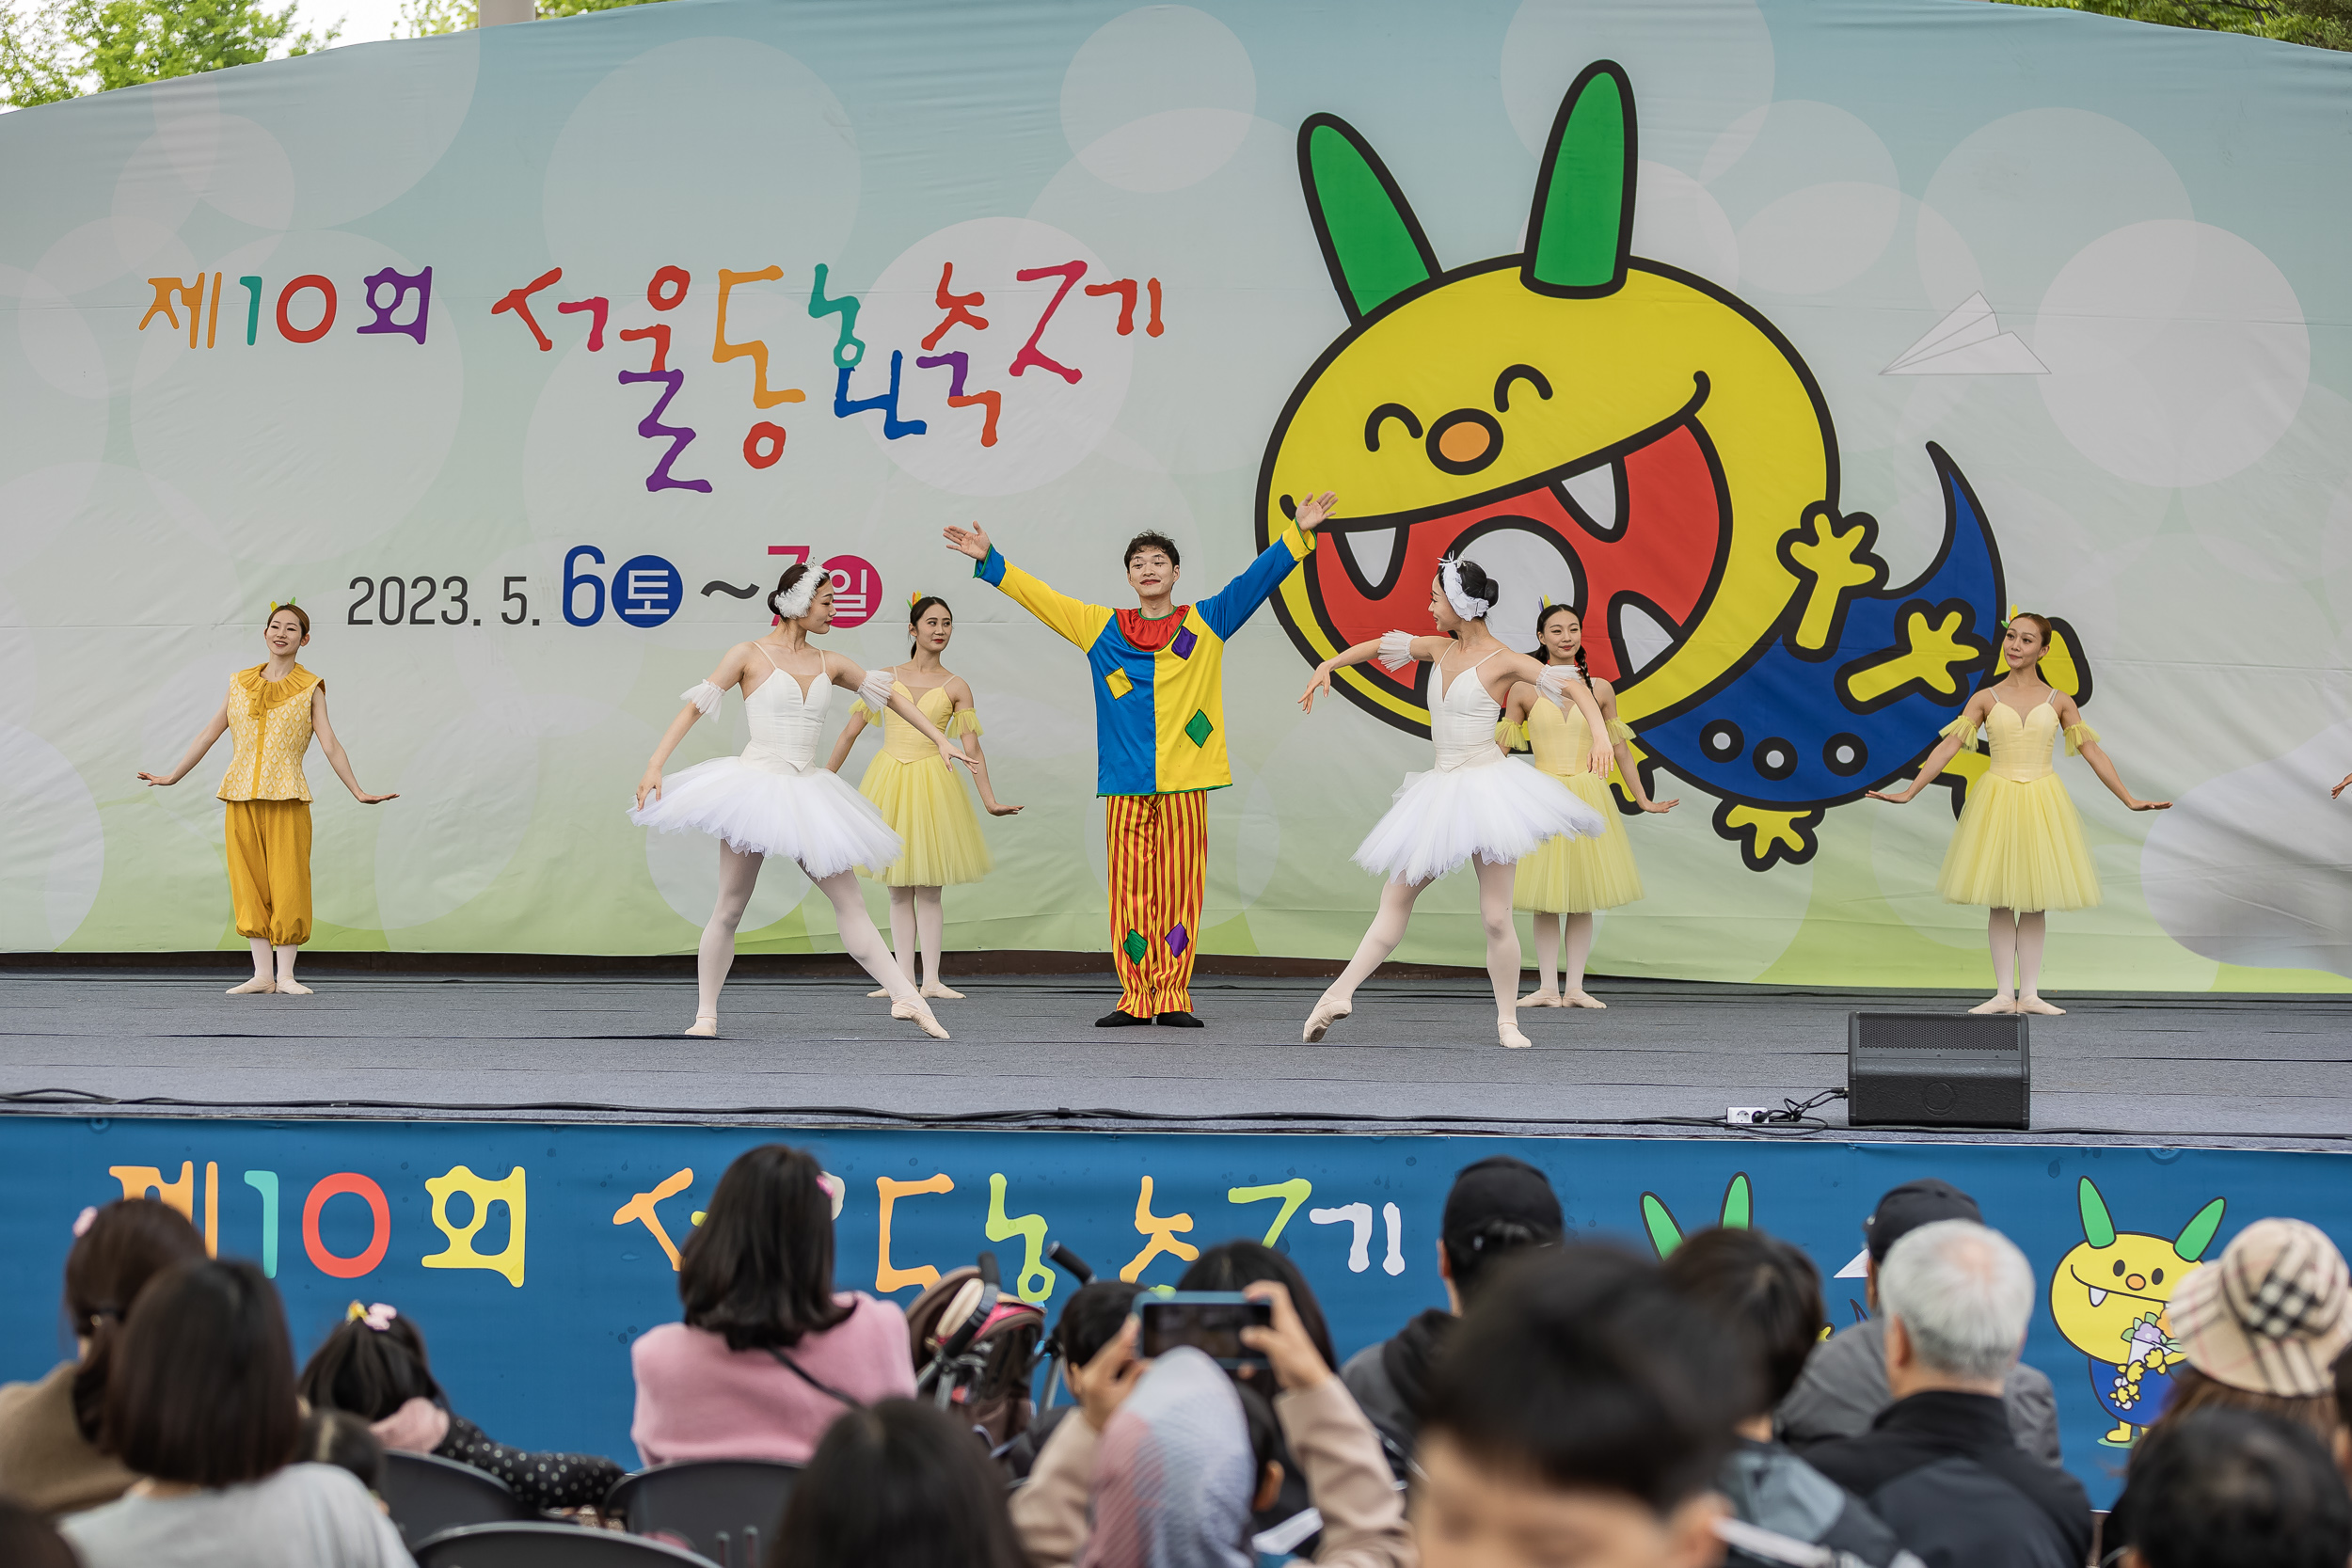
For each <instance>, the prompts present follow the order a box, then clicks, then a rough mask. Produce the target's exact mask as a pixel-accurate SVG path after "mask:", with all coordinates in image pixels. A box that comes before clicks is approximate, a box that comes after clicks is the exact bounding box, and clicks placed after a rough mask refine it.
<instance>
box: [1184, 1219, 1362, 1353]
mask: <svg viewBox="0 0 2352 1568" xmlns="http://www.w3.org/2000/svg"><path fill="white" fill-rule="evenodd" d="M1261 1279H1271V1280H1273V1281H1275V1282H1276V1283H1277V1284H1279V1285H1281V1286H1284V1287H1286V1288H1287V1289H1288V1290H1289V1291H1290V1293H1291V1305H1292V1306H1294V1307H1297V1308H1298V1322H1299V1324H1300V1326H1302V1327H1304V1328H1305V1329H1306V1331H1307V1338H1310V1339H1312V1340H1313V1341H1314V1342H1315V1349H1316V1350H1317V1351H1319V1352H1321V1353H1322V1355H1323V1359H1324V1362H1325V1364H1326V1365H1327V1366H1329V1367H1330V1369H1331V1370H1333V1371H1338V1370H1340V1357H1339V1353H1338V1352H1336V1351H1334V1350H1333V1349H1332V1348H1331V1329H1330V1326H1329V1325H1328V1324H1327V1323H1325V1322H1324V1319H1323V1304H1322V1303H1321V1302H1318V1301H1317V1300H1315V1292H1314V1287H1313V1286H1311V1285H1309V1284H1308V1283H1307V1276H1306V1275H1303V1274H1301V1273H1299V1271H1298V1265H1297V1264H1295V1263H1294V1262H1292V1261H1291V1260H1290V1259H1288V1258H1287V1257H1285V1256H1283V1255H1282V1254H1281V1253H1279V1252H1277V1251H1275V1250H1274V1249H1273V1248H1272V1247H1270V1246H1266V1245H1264V1244H1263V1243H1259V1242H1248V1241H1232V1242H1227V1243H1225V1244H1224V1245H1223V1246H1213V1247H1211V1248H1209V1249H1208V1250H1207V1251H1206V1252H1203V1253H1202V1254H1201V1255H1200V1259H1199V1260H1198V1261H1196V1262H1195V1263H1194V1264H1193V1265H1192V1267H1190V1268H1188V1269H1186V1270H1185V1271H1184V1277H1183V1278H1181V1279H1179V1280H1177V1281H1176V1288H1177V1289H1178V1290H1180V1291H1238V1290H1240V1289H1241V1288H1242V1287H1243V1286H1245V1285H1255V1284H1256V1283H1257V1282H1258V1281H1259V1280H1261Z"/></svg>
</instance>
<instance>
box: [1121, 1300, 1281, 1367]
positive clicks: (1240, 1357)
mask: <svg viewBox="0 0 2352 1568" xmlns="http://www.w3.org/2000/svg"><path fill="white" fill-rule="evenodd" d="M1136 1317H1138V1318H1140V1319H1141V1320H1142V1323H1143V1328H1142V1332H1141V1334H1140V1335H1138V1336H1137V1339H1138V1343H1137V1345H1136V1354H1139V1355H1142V1356H1144V1357H1146V1358H1147V1359H1148V1358H1150V1357H1152V1356H1155V1355H1159V1354H1165V1353H1166V1352H1168V1351H1171V1350H1173V1349H1175V1348H1176V1347H1177V1346H1178V1345H1190V1346H1192V1347H1193V1348H1194V1349H1196V1350H1198V1351H1200V1352H1201V1353H1202V1354H1206V1355H1208V1356H1210V1357H1212V1358H1214V1359H1215V1360H1216V1362H1217V1363H1218V1364H1219V1365H1220V1366H1225V1367H1263V1366H1264V1365H1265V1364H1266V1358H1265V1354H1264V1353H1263V1351H1256V1350H1252V1349H1250V1348H1249V1347H1248V1345H1245V1344H1243V1343H1242V1339H1241V1331H1242V1330H1243V1329H1245V1328H1249V1327H1252V1326H1255V1327H1259V1328H1263V1327H1266V1326H1268V1325H1269V1324H1271V1323H1273V1322H1274V1308H1273V1307H1272V1305H1271V1304H1269V1303H1266V1302H1263V1301H1250V1300H1248V1299H1246V1298H1244V1297H1242V1296H1240V1295H1238V1294H1235V1295H1228V1294H1225V1293H1223V1292H1214V1293H1212V1292H1209V1291H1198V1292H1193V1293H1190V1294H1181V1293H1180V1294H1178V1295H1174V1296H1162V1297H1152V1296H1146V1297H1145V1298H1143V1299H1142V1300H1141V1301H1139V1302H1137V1303H1136Z"/></svg>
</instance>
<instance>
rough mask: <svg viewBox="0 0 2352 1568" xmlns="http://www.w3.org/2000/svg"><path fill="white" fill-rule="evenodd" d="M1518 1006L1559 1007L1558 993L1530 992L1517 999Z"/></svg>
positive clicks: (1550, 991) (1553, 991)
mask: <svg viewBox="0 0 2352 1568" xmlns="http://www.w3.org/2000/svg"><path fill="white" fill-rule="evenodd" d="M1519 1006H1522V1007H1557V1006H1561V1002H1560V993H1559V992H1558V991H1556V990H1531V991H1529V992H1528V993H1527V994H1526V995H1525V996H1522V997H1520V998H1519Z"/></svg>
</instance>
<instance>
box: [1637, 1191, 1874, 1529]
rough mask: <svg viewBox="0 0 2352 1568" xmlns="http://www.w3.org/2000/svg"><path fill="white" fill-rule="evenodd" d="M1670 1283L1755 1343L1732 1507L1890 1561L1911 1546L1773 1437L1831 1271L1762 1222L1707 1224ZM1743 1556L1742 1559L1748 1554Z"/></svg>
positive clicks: (1725, 1483)
mask: <svg viewBox="0 0 2352 1568" xmlns="http://www.w3.org/2000/svg"><path fill="white" fill-rule="evenodd" d="M1665 1275H1666V1283H1668V1284H1669V1285H1672V1286H1673V1287H1675V1289H1677V1290H1678V1291H1681V1292H1682V1293H1683V1294H1684V1295H1686V1296H1688V1297H1690V1298H1691V1299H1692V1301H1695V1302H1697V1303H1698V1304H1699V1305H1700V1306H1702V1307H1706V1308H1708V1310H1709V1311H1711V1312H1713V1313H1714V1314H1715V1315H1716V1316H1717V1318H1718V1319H1719V1320H1720V1321H1721V1322H1723V1323H1724V1325H1725V1326H1726V1327H1727V1328H1728V1329H1729V1330H1730V1332H1732V1333H1734V1334H1736V1335H1738V1336H1740V1338H1743V1339H1744V1340H1746V1341H1747V1342H1748V1344H1749V1345H1750V1347H1751V1352H1752V1355H1753V1358H1754V1359H1753V1364H1754V1366H1755V1367H1756V1370H1757V1374H1758V1379H1757V1382H1758V1392H1759V1402H1758V1403H1757V1404H1756V1406H1755V1408H1754V1409H1752V1410H1751V1411H1750V1412H1749V1413H1748V1416H1747V1418H1746V1419H1744V1420H1742V1421H1741V1422H1740V1424H1739V1426H1738V1428H1737V1429H1736V1430H1737V1431H1738V1433H1739V1437H1740V1442H1739V1446H1738V1447H1737V1448H1735V1449H1732V1451H1731V1456H1730V1457H1729V1458H1728V1459H1726V1460H1724V1467H1723V1470H1722V1472H1721V1474H1719V1475H1718V1476H1717V1477H1716V1479H1715V1489H1716V1490H1717V1491H1719V1492H1721V1493H1722V1494H1723V1495H1724V1497H1725V1499H1726V1500H1728V1501H1729V1502H1730V1504H1731V1512H1732V1515H1733V1517H1735V1518H1738V1519H1742V1520H1745V1521H1746V1522H1747V1523H1749V1524H1751V1525H1756V1526H1758V1527H1760V1528H1764V1529H1768V1530H1772V1532H1774V1533H1775V1534H1778V1535H1781V1536H1785V1537H1788V1538H1790V1539H1793V1540H1796V1541H1800V1542H1804V1543H1805V1544H1809V1545H1816V1546H1826V1547H1828V1548H1830V1549H1831V1550H1833V1551H1836V1552H1840V1553H1844V1554H1847V1555H1848V1557H1849V1558H1850V1559H1851V1560H1852V1561H1853V1562H1854V1563H1856V1564H1867V1565H1869V1568H1880V1565H1882V1564H1887V1563H1892V1562H1893V1561H1895V1560H1896V1559H1897V1557H1898V1555H1899V1554H1900V1553H1901V1551H1902V1543H1900V1542H1899V1541H1898V1540H1896V1539H1895V1532H1894V1531H1893V1530H1892V1529H1889V1528H1887V1527H1886V1526H1885V1525H1884V1524H1883V1523H1882V1522H1881V1521H1880V1519H1879V1517H1878V1515H1876V1514H1874V1513H1871V1512H1870V1511H1869V1510H1868V1509H1867V1508H1865V1507H1864V1506H1863V1505H1862V1502H1861V1500H1860V1499H1858V1498H1857V1497H1854V1496H1853V1495H1852V1494H1851V1493H1850V1492H1848V1491H1847V1490H1846V1489H1845V1488H1844V1487H1842V1486H1840V1485H1838V1484H1837V1483H1836V1481H1831V1480H1830V1479H1829V1478H1828V1477H1826V1476H1824V1475H1822V1474H1821V1472H1820V1471H1819V1470H1816V1469H1815V1468H1814V1467H1813V1466H1812V1465H1807V1464H1806V1463H1805V1462H1804V1460H1802V1459H1799V1458H1798V1457H1797V1456H1796V1455H1795V1454H1794V1453H1792V1452H1790V1451H1789V1449H1788V1448H1787V1447H1786V1446H1784V1445H1782V1444H1779V1443H1776V1442H1774V1441H1773V1440H1772V1406H1774V1405H1776V1404H1778V1403H1779V1402H1781V1401H1782V1400H1783V1399H1784V1398H1786V1397H1787V1396H1788V1390H1789V1387H1790V1386H1792V1385H1793V1384H1795V1382H1796V1381H1797V1374H1798V1373H1799V1372H1800V1371H1802V1370H1804V1363H1805V1357H1806V1356H1807V1355H1808V1354H1811V1353H1812V1350H1813V1347H1814V1345H1815V1343H1816V1342H1817V1341H1818V1340H1819V1338H1820V1328H1821V1275H1820V1271H1819V1270H1817V1269H1816V1268H1814V1266H1813V1259H1810V1258H1807V1257H1806V1256H1805V1255H1804V1252H1802V1251H1801V1250H1799V1249H1798V1248H1796V1247H1793V1246H1791V1245H1789V1244H1788V1243H1787V1242H1784V1241H1781V1240H1779V1239H1778V1238H1777V1237H1773V1236H1768V1235H1766V1234H1765V1233H1764V1232H1763V1231H1761V1230H1748V1229H1733V1228H1729V1227H1724V1228H1719V1229H1714V1230H1702V1231H1700V1232H1699V1233H1698V1234H1697V1235H1695V1236H1692V1237H1691V1238H1690V1239H1689V1240H1688V1241H1686V1242H1684V1243H1682V1244H1681V1245H1680V1246H1678V1247H1677V1248H1675V1249H1674V1251H1673V1252H1671V1253H1669V1254H1668V1255H1667V1257H1666V1263H1665ZM1733 1560H1735V1561H1737V1560H1747V1559H1742V1558H1741V1557H1740V1554H1739V1553H1738V1552H1736V1551H1735V1552H1734V1553H1733Z"/></svg>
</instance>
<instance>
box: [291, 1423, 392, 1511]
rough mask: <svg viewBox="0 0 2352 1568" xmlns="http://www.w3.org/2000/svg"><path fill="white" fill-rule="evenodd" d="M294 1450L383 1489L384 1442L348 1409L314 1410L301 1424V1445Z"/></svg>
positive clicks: (308, 1460)
mask: <svg viewBox="0 0 2352 1568" xmlns="http://www.w3.org/2000/svg"><path fill="white" fill-rule="evenodd" d="M294 1451H295V1453H296V1454H297V1456H298V1457H300V1458H301V1459H302V1460H303V1461H304V1462H306V1463H308V1464H311V1465H334V1466H335V1467H336V1468H337V1469H339V1470H349V1471H350V1472H351V1473H352V1474H353V1475H355V1476H358V1478H359V1484H360V1485H362V1486H364V1487H366V1488H367V1489H368V1490H369V1491H371V1492H381V1491H382V1490H383V1489H384V1445H383V1443H382V1442H381V1441H380V1440H378V1438H377V1437H376V1435H375V1433H374V1432H373V1431H372V1430H371V1429H370V1428H369V1426H368V1423H367V1422H365V1421H363V1420H361V1419H360V1418H358V1417H357V1416H355V1415H353V1414H352V1413H351V1412H350V1411H348V1410H313V1411H311V1412H310V1418H309V1419H308V1420H306V1421H304V1422H303V1423H302V1446H301V1447H300V1448H299V1449H296V1450H294Z"/></svg>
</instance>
